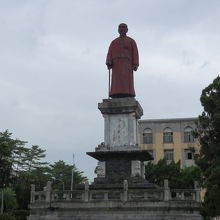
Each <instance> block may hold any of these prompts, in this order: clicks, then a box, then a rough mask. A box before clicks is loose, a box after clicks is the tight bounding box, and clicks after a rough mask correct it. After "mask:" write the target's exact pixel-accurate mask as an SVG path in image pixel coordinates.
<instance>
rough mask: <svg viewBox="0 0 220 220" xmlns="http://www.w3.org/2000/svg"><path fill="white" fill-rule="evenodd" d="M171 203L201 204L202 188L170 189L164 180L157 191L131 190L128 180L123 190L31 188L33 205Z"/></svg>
mask: <svg viewBox="0 0 220 220" xmlns="http://www.w3.org/2000/svg"><path fill="white" fill-rule="evenodd" d="M107 200H115V201H117V200H118V201H123V202H126V201H137V200H138V201H140V200H142V201H171V200H193V201H197V202H200V188H199V187H198V184H196V183H195V188H194V189H170V188H169V183H168V180H164V187H163V188H157V189H138V188H129V186H128V183H127V180H124V184H123V187H122V188H121V189H105V190H103V189H102V190H101V189H89V184H88V182H86V183H85V188H84V190H83V189H82V190H73V191H58V190H52V187H51V182H48V183H47V186H46V187H44V191H38V192H36V191H35V186H34V185H32V187H31V203H32V204H33V203H37V202H54V201H72V202H74V201H75V202H93V201H107Z"/></svg>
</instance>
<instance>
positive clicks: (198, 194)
mask: <svg viewBox="0 0 220 220" xmlns="http://www.w3.org/2000/svg"><path fill="white" fill-rule="evenodd" d="M194 189H195V191H196V196H195V197H196V198H195V199H196V201H197V202H200V201H201V198H200V187H199V183H198V181H195V182H194Z"/></svg>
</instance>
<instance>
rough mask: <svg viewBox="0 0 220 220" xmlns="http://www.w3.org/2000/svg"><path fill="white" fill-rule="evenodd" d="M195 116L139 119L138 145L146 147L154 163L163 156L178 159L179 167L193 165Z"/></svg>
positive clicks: (196, 146) (196, 150)
mask: <svg viewBox="0 0 220 220" xmlns="http://www.w3.org/2000/svg"><path fill="white" fill-rule="evenodd" d="M196 120H197V118H175V119H151V120H139V137H138V140H139V145H140V146H141V147H143V148H144V149H147V150H148V151H149V153H150V154H151V155H152V156H153V158H154V161H153V162H154V163H156V162H158V161H159V160H160V159H163V158H165V159H166V160H167V161H168V162H169V161H172V160H174V161H175V162H177V161H180V162H181V167H184V166H193V165H195V163H194V152H193V150H192V149H193V148H194V150H195V152H198V150H199V143H198V141H197V140H195V139H194V137H193V134H192V131H193V130H194V129H195V127H196V124H195V121H196Z"/></svg>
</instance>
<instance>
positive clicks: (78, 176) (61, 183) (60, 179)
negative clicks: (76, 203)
mask: <svg viewBox="0 0 220 220" xmlns="http://www.w3.org/2000/svg"><path fill="white" fill-rule="evenodd" d="M72 169H73V185H74V186H76V185H77V184H80V183H82V182H84V181H86V180H87V178H86V177H85V176H83V172H80V171H78V170H77V168H76V167H75V166H72V165H69V164H66V163H65V162H64V161H62V160H59V161H58V162H55V163H54V164H51V165H50V175H51V178H52V182H53V188H54V189H60V190H63V189H65V190H70V189H71V177H72Z"/></svg>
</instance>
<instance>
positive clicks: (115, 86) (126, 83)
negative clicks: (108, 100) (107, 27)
mask: <svg viewBox="0 0 220 220" xmlns="http://www.w3.org/2000/svg"><path fill="white" fill-rule="evenodd" d="M127 32H128V27H127V25H126V24H124V23H122V24H120V25H119V26H118V33H119V34H120V36H119V37H118V38H116V39H115V40H113V41H112V42H111V44H110V46H109V50H108V54H107V58H106V65H107V67H108V69H109V70H110V69H112V81H111V90H110V94H109V95H110V97H112V98H121V97H134V96H135V91H134V79H133V70H134V71H136V70H137V68H138V66H139V59H138V49H137V45H136V43H135V41H134V40H133V39H132V38H130V37H128V36H126V33H127Z"/></svg>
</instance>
